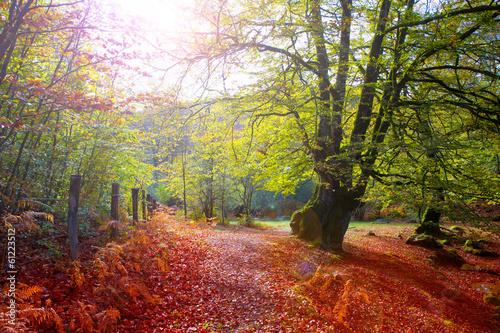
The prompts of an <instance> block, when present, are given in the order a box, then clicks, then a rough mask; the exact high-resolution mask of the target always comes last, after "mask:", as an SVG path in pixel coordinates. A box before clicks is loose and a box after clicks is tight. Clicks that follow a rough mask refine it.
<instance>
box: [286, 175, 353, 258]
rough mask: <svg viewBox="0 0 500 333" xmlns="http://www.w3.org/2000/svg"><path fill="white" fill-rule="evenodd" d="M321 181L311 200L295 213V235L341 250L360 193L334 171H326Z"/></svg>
mask: <svg viewBox="0 0 500 333" xmlns="http://www.w3.org/2000/svg"><path fill="white" fill-rule="evenodd" d="M320 180H321V182H320V183H319V184H318V185H317V186H316V190H315V192H314V194H313V196H312V197H311V199H310V200H309V202H308V203H307V204H306V205H305V206H304V207H303V208H302V209H301V210H299V211H296V212H295V213H294V214H293V216H292V221H291V223H290V226H291V228H292V234H293V235H296V236H297V237H299V238H301V239H304V240H307V241H311V242H314V243H315V244H317V245H321V247H322V248H324V249H327V250H333V251H341V250H342V244H343V242H344V236H345V233H346V232H347V228H348V227H349V222H350V221H351V217H352V214H353V212H354V209H355V208H356V206H357V205H358V204H359V200H358V199H357V198H358V197H359V196H358V195H357V193H356V192H355V191H353V190H352V189H350V188H348V187H347V186H344V185H342V184H341V182H340V181H338V180H336V179H335V178H334V177H333V176H332V175H330V174H327V173H322V174H321V175H320Z"/></svg>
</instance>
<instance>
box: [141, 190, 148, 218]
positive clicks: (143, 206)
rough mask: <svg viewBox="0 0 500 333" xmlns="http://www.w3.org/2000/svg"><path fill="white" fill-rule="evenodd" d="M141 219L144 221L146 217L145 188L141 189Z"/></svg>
mask: <svg viewBox="0 0 500 333" xmlns="http://www.w3.org/2000/svg"><path fill="white" fill-rule="evenodd" d="M142 219H143V220H144V221H146V220H147V219H148V217H147V216H146V190H142Z"/></svg>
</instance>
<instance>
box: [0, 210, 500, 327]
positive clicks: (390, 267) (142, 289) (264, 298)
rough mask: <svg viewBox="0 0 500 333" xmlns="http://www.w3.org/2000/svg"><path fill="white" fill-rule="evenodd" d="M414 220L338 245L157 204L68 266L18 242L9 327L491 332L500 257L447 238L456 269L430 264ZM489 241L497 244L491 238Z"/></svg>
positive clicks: (354, 234) (364, 231)
mask: <svg viewBox="0 0 500 333" xmlns="http://www.w3.org/2000/svg"><path fill="white" fill-rule="evenodd" d="M413 228H414V227H413V226H411V225H396V224H394V225H392V224H387V225H386V224H384V225H377V224H370V223H363V224H358V225H357V226H356V227H353V228H351V229H350V230H349V231H348V233H347V235H346V241H345V244H344V245H345V246H344V247H345V252H344V253H342V254H335V253H331V252H326V251H323V250H321V249H318V248H315V247H313V246H311V245H309V244H307V243H305V242H302V241H299V240H297V239H296V238H295V237H292V236H290V235H289V234H288V231H281V230H256V229H249V228H239V227H234V226H216V227H214V226H212V225H208V224H206V223H204V222H201V221H199V222H192V221H184V220H178V219H177V218H175V217H174V216H173V215H168V214H165V215H160V214H159V215H158V216H157V217H156V218H155V219H153V220H152V221H148V223H143V224H142V225H140V226H138V228H136V229H135V230H133V231H131V232H127V231H126V230H129V231H130V230H132V229H129V228H128V227H126V226H124V228H123V229H124V230H123V235H122V238H121V239H119V240H116V241H114V242H110V241H109V239H107V238H106V237H105V236H103V237H102V238H96V237H90V238H88V239H87V241H82V243H83V244H84V245H83V246H82V248H81V250H82V253H81V257H80V262H79V263H76V264H75V263H71V262H68V261H67V260H65V259H64V258H63V257H61V256H58V257H57V258H58V259H57V258H56V257H54V255H50V256H49V257H47V254H46V253H47V251H45V250H44V249H42V248H41V247H40V246H39V245H37V244H36V243H32V245H31V247H25V248H22V252H19V255H20V257H21V256H28V255H29V257H30V258H31V259H30V261H29V262H27V263H26V265H23V269H22V270H21V271H20V272H19V274H18V280H19V281H20V282H21V283H22V285H21V284H20V286H19V292H20V293H21V294H24V295H25V296H23V297H24V298H22V299H21V298H20V299H18V303H17V305H18V308H19V309H20V310H21V311H19V312H18V313H19V316H20V317H19V321H18V323H19V325H18V326H19V327H18V328H19V330H18V331H19V332H24V331H27V330H23V327H24V326H23V325H26V326H27V327H30V328H32V330H31V331H35V332H58V333H62V332H101V333H103V332H104V333H129V332H133V333H157V332H173V333H177V332H179V333H180V332H183V333H185V332H200V333H218V332H221V333H243V332H246V333H253V332H255V333H287V332H290V333H306V332H307V333H317V332H322V333H330V332H332V333H344V332H346V333H349V332H359V333H372V332H384V333H399V332H411V333H413V332H415V333H417V332H418V333H434V332H448V333H455V332H456V333H458V332H460V333H476V332H482V333H498V327H500V318H499V316H498V315H496V316H495V315H494V313H495V309H494V306H493V305H492V304H488V303H486V302H484V301H483V296H484V295H485V292H489V291H491V290H496V291H500V282H499V279H498V277H499V275H500V259H499V258H498V257H488V258H481V257H477V256H473V255H470V254H467V253H465V252H463V251H462V250H460V248H456V249H457V252H459V253H460V255H462V256H463V257H464V259H465V260H466V265H465V266H464V267H457V266H450V265H441V264H438V263H436V262H434V259H433V258H434V257H433V256H435V253H434V252H433V251H431V250H427V249H424V248H420V247H415V246H409V245H406V244H405V241H404V238H405V237H406V236H408V235H409V234H410V233H411V232H412V229H413ZM370 231H372V232H374V233H375V234H376V235H375V236H369V235H368V233H369V232H370ZM58 240H59V239H58ZM65 246H66V244H65V242H64V240H60V243H59V247H57V249H59V250H58V251H64V248H65ZM488 246H489V248H490V249H491V250H493V251H495V252H497V253H500V239H499V238H498V237H496V236H495V237H493V238H491V239H490V243H489V245H488ZM51 248H52V249H56V244H55V243H54V244H52V245H51ZM54 253H56V254H57V253H60V252H54ZM2 297H4V298H5V295H3V296H2ZM2 301H3V302H5V301H6V299H2ZM23 311H24V312H23ZM22 316H24V317H22Z"/></svg>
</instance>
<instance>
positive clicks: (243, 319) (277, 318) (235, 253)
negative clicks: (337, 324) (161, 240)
mask: <svg viewBox="0 0 500 333" xmlns="http://www.w3.org/2000/svg"><path fill="white" fill-rule="evenodd" d="M191 237H192V238H193V237H194V239H196V240H195V244H197V247H198V248H201V249H203V255H202V258H200V261H199V262H197V266H196V269H197V275H198V276H199V280H198V284H197V285H195V286H194V288H193V289H198V287H199V286H203V287H202V288H203V293H204V295H202V294H199V295H200V296H199V298H198V299H197V300H195V299H193V298H192V299H191V300H190V302H188V303H189V304H183V305H182V306H183V307H184V308H183V309H181V308H179V304H177V305H176V307H177V311H179V312H182V313H197V312H198V313H200V315H201V317H202V318H203V319H202V320H201V321H198V319H199V317H198V318H196V316H195V318H196V319H195V321H193V318H192V317H191V318H183V319H182V320H181V321H180V322H177V323H175V324H173V325H172V324H170V325H169V327H168V329H169V330H175V329H179V331H182V330H184V331H193V332H199V331H200V326H201V331H202V332H298V327H304V329H306V330H309V329H311V330H314V331H316V328H317V326H318V325H320V326H325V325H327V324H326V323H320V321H321V320H318V318H316V320H315V319H314V318H311V317H310V315H309V314H310V313H311V311H310V310H311V309H310V308H309V307H308V306H309V305H310V304H309V305H306V303H308V302H307V301H305V300H304V302H301V301H298V300H297V298H296V297H295V296H294V295H293V292H291V290H292V289H293V286H294V285H295V284H296V281H297V275H296V273H295V272H294V270H293V269H292V270H290V269H289V267H290V265H293V260H291V261H288V262H284V261H283V258H282V257H281V255H277V256H275V254H277V253H279V254H283V249H280V246H281V245H280V243H283V242H284V241H287V240H289V239H291V237H290V236H289V233H288V232H287V231H271V230H253V229H247V228H244V229H240V228H239V229H233V228H227V227H223V228H220V227H217V228H216V230H206V229H205V230H199V231H198V232H194V233H191ZM290 259H292V258H290ZM172 266H173V265H172V264H171V267H172ZM194 294H195V295H196V292H194ZM196 321H198V323H196ZM160 331H161V330H160ZM167 331H168V330H167Z"/></svg>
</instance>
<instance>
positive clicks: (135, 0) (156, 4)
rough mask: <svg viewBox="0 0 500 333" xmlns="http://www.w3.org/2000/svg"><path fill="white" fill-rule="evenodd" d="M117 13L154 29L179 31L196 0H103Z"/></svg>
mask: <svg viewBox="0 0 500 333" xmlns="http://www.w3.org/2000/svg"><path fill="white" fill-rule="evenodd" d="M102 1H103V3H104V4H106V5H108V6H109V10H110V11H111V12H113V13H115V14H117V15H126V16H127V17H129V18H130V19H131V20H135V21H137V22H138V23H142V24H146V25H148V26H149V27H150V28H152V29H154V30H160V31H164V32H178V31H179V27H180V26H182V25H183V21H185V20H187V19H188V14H189V11H190V9H191V8H192V7H193V6H194V0H182V1H179V0H102Z"/></svg>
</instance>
